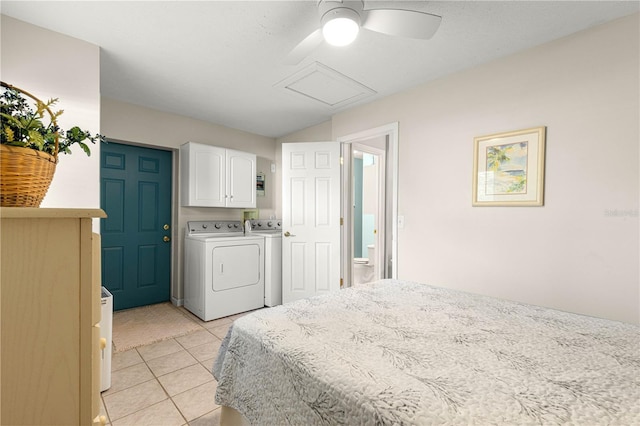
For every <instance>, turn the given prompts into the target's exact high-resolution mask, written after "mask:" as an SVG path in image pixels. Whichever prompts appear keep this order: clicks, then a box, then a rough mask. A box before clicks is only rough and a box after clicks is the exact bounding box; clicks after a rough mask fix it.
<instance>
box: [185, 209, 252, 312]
mask: <svg viewBox="0 0 640 426" xmlns="http://www.w3.org/2000/svg"><path fill="white" fill-rule="evenodd" d="M229 225H231V226H229ZM225 231H226V232H225ZM184 252H185V257H184V259H185V262H184V263H185V265H184V306H185V308H186V309H188V310H189V311H191V312H193V313H194V314H195V315H196V316H198V317H199V318H201V319H202V320H204V321H211V320H214V319H217V318H222V317H226V316H229V315H234V314H237V313H240V312H246V311H250V310H253V309H259V308H262V307H263V306H264V237H263V236H261V235H259V234H246V235H245V234H244V232H243V228H242V223H241V222H240V221H224V222H215V221H200V222H188V223H187V231H186V236H185V242H184Z"/></svg>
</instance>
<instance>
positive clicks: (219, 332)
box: [207, 323, 231, 340]
mask: <svg viewBox="0 0 640 426" xmlns="http://www.w3.org/2000/svg"><path fill="white" fill-rule="evenodd" d="M230 327H231V323H229V324H222V325H219V326H217V327H213V328H208V329H207V330H209V332H210V333H211V334H213V335H214V336H216V337H217V338H219V339H220V340H222V339H224V336H226V335H227V332H228V331H229V328H230Z"/></svg>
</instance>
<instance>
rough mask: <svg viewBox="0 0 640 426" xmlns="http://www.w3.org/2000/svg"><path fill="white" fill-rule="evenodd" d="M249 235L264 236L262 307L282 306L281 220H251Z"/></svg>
mask: <svg viewBox="0 0 640 426" xmlns="http://www.w3.org/2000/svg"><path fill="white" fill-rule="evenodd" d="M251 233H253V234H260V235H263V236H264V305H265V306H277V305H282V220H281V219H258V220H252V221H251Z"/></svg>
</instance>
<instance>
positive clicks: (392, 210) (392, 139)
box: [338, 123, 398, 287]
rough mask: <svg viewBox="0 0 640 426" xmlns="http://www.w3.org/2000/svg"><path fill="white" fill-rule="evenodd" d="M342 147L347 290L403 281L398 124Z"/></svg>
mask: <svg viewBox="0 0 640 426" xmlns="http://www.w3.org/2000/svg"><path fill="white" fill-rule="evenodd" d="M338 141H339V142H342V158H343V168H342V182H343V191H342V203H341V204H342V216H343V226H342V247H343V250H342V253H343V254H342V262H341V277H342V280H343V287H351V286H353V285H358V284H360V283H365V282H370V281H374V280H376V279H382V278H397V270H396V269H397V268H395V267H394V264H395V263H396V262H395V259H396V255H397V238H396V236H397V205H398V204H397V203H398V200H397V158H398V157H397V155H398V124H397V123H392V124H389V125H386V126H382V127H379V128H375V129H371V130H367V131H364V132H360V133H356V134H353V135H348V136H345V137H342V138H338Z"/></svg>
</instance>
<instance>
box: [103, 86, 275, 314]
mask: <svg viewBox="0 0 640 426" xmlns="http://www.w3.org/2000/svg"><path fill="white" fill-rule="evenodd" d="M102 129H103V133H104V134H105V135H106V136H107V137H108V138H109V139H111V140H114V141H120V142H124V143H133V144H138V145H144V146H150V147H156V148H166V149H170V150H172V151H173V152H174V153H175V154H174V169H173V172H174V176H173V182H174V190H173V202H174V210H173V222H174V226H173V233H172V237H173V238H172V241H173V246H172V250H173V265H172V271H173V279H172V289H171V295H172V299H173V301H174V303H181V299H182V298H183V271H182V264H183V262H182V260H183V259H182V257H183V254H182V253H183V244H184V229H185V227H186V224H187V221H190V220H210V219H237V220H239V219H242V214H243V212H244V209H225V208H207V207H181V206H180V205H179V203H180V198H179V194H178V188H179V185H177V186H176V183H177V182H178V180H177V177H178V176H179V168H178V165H179V161H178V154H177V153H178V150H179V148H180V145H182V144H184V143H186V142H198V143H203V144H209V145H215V146H221V147H225V148H232V149H237V150H240V151H247V152H252V153H254V154H256V156H257V158H258V161H257V168H258V170H257V171H258V172H263V173H264V174H265V196H264V197H257V201H256V204H257V208H258V209H259V210H260V217H261V218H269V217H270V216H271V215H274V214H275V204H274V203H275V197H276V188H278V187H279V186H276V184H275V179H274V174H273V173H271V164H272V163H275V151H276V147H275V140H274V139H272V138H268V137H264V136H258V135H255V134H252V133H247V132H243V131H240V130H236V129H231V128H228V127H224V126H220V125H216V124H212V123H208V122H204V121H200V120H195V119H192V118H189V117H184V116H179V115H175V114H169V113H166V112H162V111H157V110H153V109H149V108H144V107H141V106H138V105H132V104H128V103H124V102H120V101H116V100H114V99H109V98H102Z"/></svg>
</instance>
